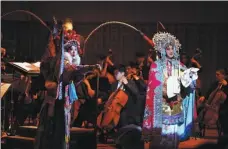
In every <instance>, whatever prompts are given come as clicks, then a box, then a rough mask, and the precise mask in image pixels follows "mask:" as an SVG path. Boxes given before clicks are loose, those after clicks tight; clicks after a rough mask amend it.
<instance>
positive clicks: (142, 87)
mask: <svg viewBox="0 0 228 149" xmlns="http://www.w3.org/2000/svg"><path fill="white" fill-rule="evenodd" d="M139 71H140V70H139V68H138V67H137V64H136V63H134V62H130V63H129V65H128V66H127V69H126V73H127V78H128V79H130V80H133V81H134V82H135V84H136V86H137V88H138V91H139V93H138V99H139V100H137V103H138V104H137V107H136V108H137V110H138V114H137V117H136V118H137V121H138V122H139V123H140V125H141V123H142V120H143V114H144V108H145V99H146V89H147V85H146V83H145V82H144V80H143V78H141V77H140V76H139Z"/></svg>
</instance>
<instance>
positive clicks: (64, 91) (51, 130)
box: [34, 19, 82, 149]
mask: <svg viewBox="0 0 228 149" xmlns="http://www.w3.org/2000/svg"><path fill="white" fill-rule="evenodd" d="M62 28H63V30H62ZM61 33H62V34H63V35H62V34H61ZM61 37H62V38H61ZM78 37H79V35H77V34H76V32H75V31H74V30H73V24H72V21H69V19H66V21H65V22H64V24H63V25H59V24H57V25H55V26H54V31H53V34H52V35H51V36H50V38H49V43H48V48H47V50H46V53H45V54H44V56H43V58H42V60H41V66H40V77H41V78H42V79H43V82H44V83H43V86H42V88H44V89H43V90H44V101H43V104H42V107H41V111H40V115H39V124H38V129H37V135H36V139H35V147H34V148H35V149H69V145H70V125H71V111H72V105H73V103H74V101H76V100H77V99H78V96H77V92H76V88H75V85H74V83H75V81H74V80H77V79H75V75H77V74H78V73H76V71H80V70H77V66H78V65H80V63H81V58H80V54H81V52H82V51H81V47H80V41H81V40H80V39H79V38H78ZM62 41H63V42H62ZM61 70H62V71H61ZM60 76H62V77H60ZM76 77H78V75H77V76H76ZM60 83H61V86H60Z"/></svg>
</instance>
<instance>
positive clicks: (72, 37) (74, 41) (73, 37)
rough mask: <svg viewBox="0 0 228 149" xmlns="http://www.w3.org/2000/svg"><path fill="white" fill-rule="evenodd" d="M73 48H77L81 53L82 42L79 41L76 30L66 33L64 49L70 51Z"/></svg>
mask: <svg viewBox="0 0 228 149" xmlns="http://www.w3.org/2000/svg"><path fill="white" fill-rule="evenodd" d="M72 46H76V47H77V50H78V52H79V53H80V52H81V51H80V42H79V40H78V37H77V34H76V32H75V31H74V30H68V31H65V32H64V49H65V50H66V51H68V49H69V48H70V47H72Z"/></svg>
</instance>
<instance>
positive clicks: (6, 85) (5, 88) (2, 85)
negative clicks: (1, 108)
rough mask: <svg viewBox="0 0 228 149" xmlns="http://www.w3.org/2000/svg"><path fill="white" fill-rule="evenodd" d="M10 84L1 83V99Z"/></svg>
mask: <svg viewBox="0 0 228 149" xmlns="http://www.w3.org/2000/svg"><path fill="white" fill-rule="evenodd" d="M10 85H11V84H9V83H1V99H2V97H3V96H4V95H5V93H6V92H7V90H8V89H9V87H10Z"/></svg>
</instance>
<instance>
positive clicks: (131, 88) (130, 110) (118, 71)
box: [111, 65, 138, 127]
mask: <svg viewBox="0 0 228 149" xmlns="http://www.w3.org/2000/svg"><path fill="white" fill-rule="evenodd" d="M125 72H126V70H125V66H124V65H119V66H118V67H117V68H115V70H114V74H115V78H116V80H117V82H115V83H113V84H112V85H111V91H112V92H114V91H115V90H117V89H118V88H119V87H120V86H121V84H123V86H122V90H123V91H124V92H125V93H126V94H127V95H128V101H127V104H126V105H125V107H124V108H123V109H122V111H121V114H120V120H119V124H118V126H119V127H123V126H125V125H129V124H133V123H135V116H134V111H135V106H136V100H137V94H138V89H137V86H136V84H135V83H134V81H132V80H129V79H127V78H126V76H125Z"/></svg>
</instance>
